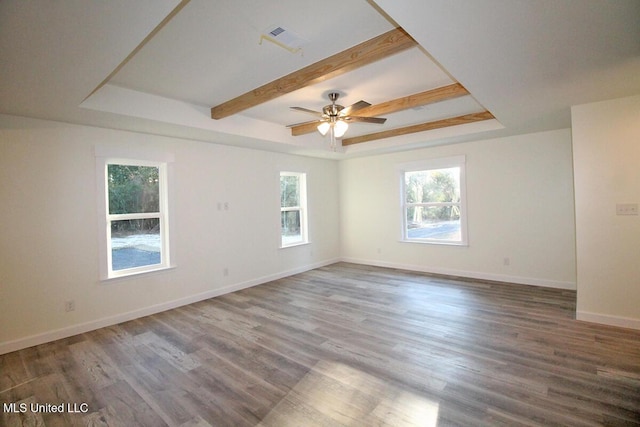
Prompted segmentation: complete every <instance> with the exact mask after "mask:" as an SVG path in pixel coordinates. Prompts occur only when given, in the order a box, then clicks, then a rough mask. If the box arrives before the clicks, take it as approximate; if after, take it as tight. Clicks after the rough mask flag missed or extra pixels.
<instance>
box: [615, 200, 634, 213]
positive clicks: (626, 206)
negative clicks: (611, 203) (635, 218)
mask: <svg viewBox="0 0 640 427" xmlns="http://www.w3.org/2000/svg"><path fill="white" fill-rule="evenodd" d="M616 215H638V204H637V203H618V204H617V205H616Z"/></svg>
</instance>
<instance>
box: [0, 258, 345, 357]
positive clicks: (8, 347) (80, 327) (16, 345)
mask: <svg viewBox="0 0 640 427" xmlns="http://www.w3.org/2000/svg"><path fill="white" fill-rule="evenodd" d="M339 261H340V259H338V258H336V259H329V260H325V261H321V262H318V263H314V264H309V265H305V266H302V267H299V268H295V269H292V270H287V271H282V272H279V273H275V274H270V275H267V276H262V277H258V278H255V279H251V280H247V281H245V282H241V283H234V284H231V285H227V286H224V287H222V288H217V289H212V290H210V291H206V292H202V293H199V294H195V295H190V296H187V297H184V298H179V299H177V300H173V301H167V302H164V303H160V304H156V305H152V306H149V307H143V308H140V309H138V310H133V311H129V312H126V313H120V314H116V315H114V316H108V317H104V318H101V319H96V320H91V321H89V322H85V323H79V324H77V325H71V326H67V327H64V328H60V329H55V330H52V331H47V332H43V333H40V334H35V335H30V336H27V337H24V338H18V339H16V340H12V341H6V342H3V343H0V355H1V354H6V353H11V352H13V351H18V350H22V349H25V348H28V347H33V346H35V345H40V344H45V343H48V342H51V341H55V340H59V339H63V338H68V337H72V336H74V335H78V334H83V333H85V332H90V331H93V330H96V329H100V328H104V327H107V326H112V325H116V324H118V323H122V322H128V321H129V320H134V319H138V318H140V317H145V316H149V315H152V314H156V313H160V312H163V311H167V310H171V309H174V308H178V307H181V306H184V305H188V304H193V303H196V302H199V301H203V300H206V299H209V298H215V297H217V296H220V295H224V294H228V293H231V292H236V291H239V290H242V289H246V288H250V287H253V286H257V285H261V284H263V283H267V282H271V281H273V280H278V279H282V278H285V277H289V276H293V275H294V274H299V273H304V272H305V271H309V270H313V269H315V268H320V267H324V266H327V265H330V264H334V263H336V262H339Z"/></svg>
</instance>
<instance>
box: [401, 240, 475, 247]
mask: <svg viewBox="0 0 640 427" xmlns="http://www.w3.org/2000/svg"><path fill="white" fill-rule="evenodd" d="M399 242H400V243H417V244H419V245H436V246H465V247H468V246H469V243H467V242H442V241H437V240H418V239H415V240H414V239H401V240H399Z"/></svg>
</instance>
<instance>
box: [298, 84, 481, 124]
mask: <svg viewBox="0 0 640 427" xmlns="http://www.w3.org/2000/svg"><path fill="white" fill-rule="evenodd" d="M465 95H469V92H468V91H467V89H465V88H464V86H462V85H461V84H460V83H454V84H451V85H448V86H442V87H439V88H436V89H431V90H427V91H424V92H420V93H415V94H413V95H409V96H405V97H402V98H397V99H394V100H391V101H387V102H383V103H380V104H376V105H371V106H369V107H366V108H363V109H362V110H358V111H357V112H356V114H354V115H356V116H362V117H374V116H380V115H384V114H389V113H395V112H397V111H402V110H408V109H409V108H415V107H420V106H422V105H428V104H433V103H435V102H439V101H445V100H447V99H453V98H458V97H461V96H465ZM317 126H318V123H316V122H312V123H305V124H301V125H297V126H292V127H291V135H293V136H299V135H304V134H307V133H311V132H314V131H315V130H316V127H317Z"/></svg>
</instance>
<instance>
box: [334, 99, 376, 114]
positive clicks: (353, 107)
mask: <svg viewBox="0 0 640 427" xmlns="http://www.w3.org/2000/svg"><path fill="white" fill-rule="evenodd" d="M370 105H371V104H369V103H368V102H366V101H358V102H356V103H355V104H351V105H349V106H348V107H345V108H343V109H342V111H341V112H340V115H342V116H348V115H349V114H351V113H353V112H355V111H358V110H362V109H363V108H367V107H368V106H370Z"/></svg>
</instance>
